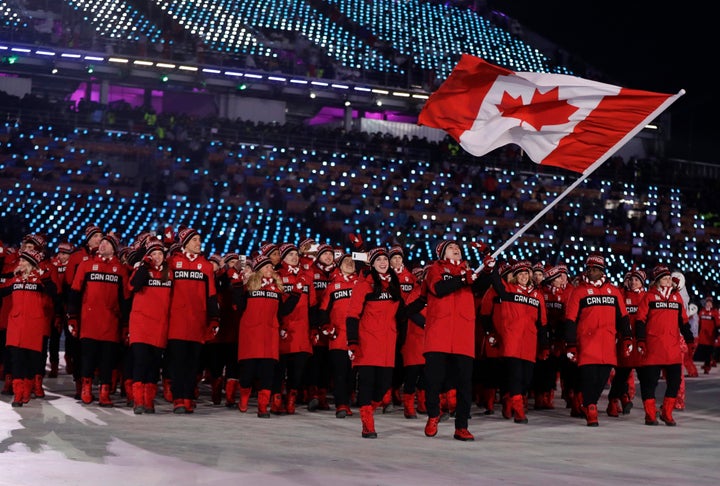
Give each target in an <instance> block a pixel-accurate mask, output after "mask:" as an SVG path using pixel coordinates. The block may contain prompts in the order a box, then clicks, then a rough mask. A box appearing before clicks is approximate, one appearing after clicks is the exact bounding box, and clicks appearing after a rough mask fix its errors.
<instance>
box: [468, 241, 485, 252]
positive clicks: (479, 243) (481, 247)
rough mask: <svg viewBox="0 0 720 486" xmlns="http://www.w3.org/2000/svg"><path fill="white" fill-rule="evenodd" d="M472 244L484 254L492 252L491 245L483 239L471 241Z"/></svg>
mask: <svg viewBox="0 0 720 486" xmlns="http://www.w3.org/2000/svg"><path fill="white" fill-rule="evenodd" d="M470 246H472V247H473V248H477V251H479V252H480V253H482V254H483V255H485V254H487V253H490V247H489V246H487V245H486V244H485V243H483V242H482V241H473V242H472V243H470Z"/></svg>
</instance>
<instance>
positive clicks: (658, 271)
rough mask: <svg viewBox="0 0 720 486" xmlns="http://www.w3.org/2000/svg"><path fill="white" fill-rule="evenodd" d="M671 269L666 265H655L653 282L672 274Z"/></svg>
mask: <svg viewBox="0 0 720 486" xmlns="http://www.w3.org/2000/svg"><path fill="white" fill-rule="evenodd" d="M670 274H671V272H670V269H669V268H668V267H666V266H665V265H662V264H660V265H655V268H653V271H652V276H653V282H657V280H658V279H660V278H663V277H665V276H667V275H670Z"/></svg>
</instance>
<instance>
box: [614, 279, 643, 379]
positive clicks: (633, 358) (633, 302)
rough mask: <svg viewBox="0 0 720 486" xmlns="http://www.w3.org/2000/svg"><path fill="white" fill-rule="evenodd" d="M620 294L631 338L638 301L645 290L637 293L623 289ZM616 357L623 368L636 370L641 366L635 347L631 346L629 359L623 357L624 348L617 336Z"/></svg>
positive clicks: (633, 331) (638, 305)
mask: <svg viewBox="0 0 720 486" xmlns="http://www.w3.org/2000/svg"><path fill="white" fill-rule="evenodd" d="M622 294H623V296H624V298H625V308H627V311H628V319H629V322H630V329H632V333H633V337H634V336H635V327H636V326H635V322H636V321H637V311H638V308H639V307H640V301H641V300H642V299H643V297H644V296H645V289H640V291H639V292H634V291H632V290H627V289H624V290H622ZM617 356H618V366H622V367H625V368H637V367H638V366H640V365H641V364H642V362H641V360H640V353H638V350H637V345H635V346H633V350H632V352H631V353H630V356H629V357H625V346H624V344H623V340H622V339H621V338H620V336H618V340H617Z"/></svg>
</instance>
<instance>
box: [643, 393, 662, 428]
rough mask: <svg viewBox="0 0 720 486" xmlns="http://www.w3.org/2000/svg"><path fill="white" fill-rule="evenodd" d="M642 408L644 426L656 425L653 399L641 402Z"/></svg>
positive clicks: (655, 410)
mask: <svg viewBox="0 0 720 486" xmlns="http://www.w3.org/2000/svg"><path fill="white" fill-rule="evenodd" d="M643 407H645V425H657V424H658V421H657V409H656V408H655V399H654V398H649V399H647V400H643Z"/></svg>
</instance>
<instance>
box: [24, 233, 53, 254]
mask: <svg viewBox="0 0 720 486" xmlns="http://www.w3.org/2000/svg"><path fill="white" fill-rule="evenodd" d="M22 243H23V245H24V244H25V243H31V244H33V245H34V246H35V248H36V249H37V250H39V251H43V250H45V246H46V245H47V240H46V239H45V237H44V236H43V235H41V234H38V233H30V234H29V235H25V238H23V240H22Z"/></svg>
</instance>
